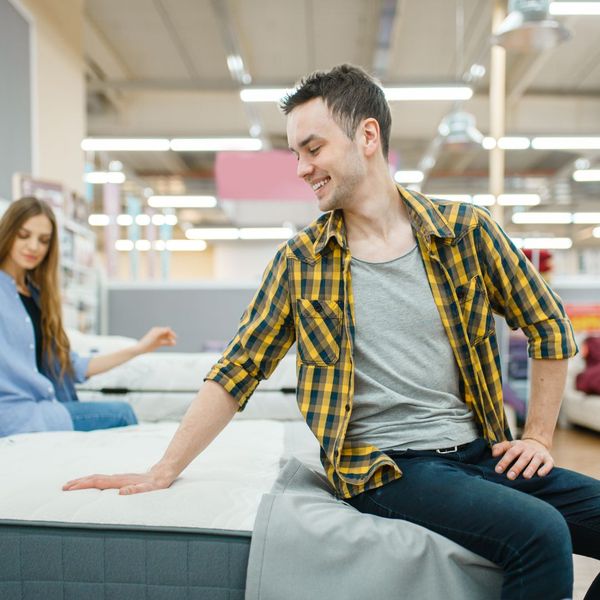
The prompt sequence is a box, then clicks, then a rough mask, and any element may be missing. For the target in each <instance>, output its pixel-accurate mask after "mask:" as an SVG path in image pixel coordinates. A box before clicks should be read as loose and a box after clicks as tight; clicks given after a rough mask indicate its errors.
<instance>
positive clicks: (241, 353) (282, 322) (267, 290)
mask: <svg viewBox="0 0 600 600" xmlns="http://www.w3.org/2000/svg"><path fill="white" fill-rule="evenodd" d="M286 249H287V246H286V245H285V244H284V245H282V246H281V247H280V248H279V250H278V251H277V253H276V255H275V257H274V258H273V260H272V261H271V262H270V263H269V265H268V266H267V268H266V270H265V272H264V275H263V279H262V282H261V285H260V287H259V288H258V291H257V292H256V294H255V295H254V298H253V299H252V301H251V303H250V304H249V306H248V308H247V309H246V310H245V311H244V314H243V315H242V318H241V320H240V324H239V327H238V331H237V333H236V335H235V336H234V338H233V339H232V340H231V342H230V343H229V345H228V346H227V348H226V349H225V352H224V353H223V355H222V356H221V358H220V359H219V361H218V362H217V363H216V364H215V365H214V366H213V368H212V369H211V370H210V371H209V373H208V375H207V376H206V377H205V380H212V381H216V382H217V383H219V384H220V385H222V386H223V387H224V388H225V390H227V391H228V392H229V393H230V394H231V395H232V396H233V397H234V398H235V399H236V401H237V402H238V404H239V410H240V411H241V410H243V409H244V408H245V406H246V403H247V402H248V399H249V398H250V396H251V395H252V393H253V392H254V390H255V389H256V386H257V385H258V384H259V382H260V381H261V380H262V379H266V378H268V377H269V376H270V375H271V373H272V372H273V371H274V370H275V367H276V366H277V365H278V364H279V361H280V360H281V359H282V358H283V357H284V356H285V354H286V353H287V351H288V350H289V348H290V346H291V345H292V344H293V343H294V340H295V331H294V326H293V316H292V310H291V305H290V295H289V287H288V279H287V259H286Z"/></svg>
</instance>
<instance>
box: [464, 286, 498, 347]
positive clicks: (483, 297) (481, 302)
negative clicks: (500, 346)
mask: <svg viewBox="0 0 600 600" xmlns="http://www.w3.org/2000/svg"><path fill="white" fill-rule="evenodd" d="M456 295H457V296H458V302H459V304H460V309H461V313H462V320H463V323H464V324H465V328H466V330H467V335H468V337H469V341H470V342H471V345H472V346H475V345H476V344H479V343H480V342H481V341H483V340H484V339H486V338H488V337H489V336H490V335H491V334H492V333H493V332H494V330H495V322H494V315H493V313H492V309H491V306H490V303H489V301H488V299H487V294H486V292H485V289H484V286H483V282H482V281H481V277H479V275H475V277H473V278H472V279H471V280H470V281H469V282H467V283H465V284H464V285H461V286H458V287H457V288H456Z"/></svg>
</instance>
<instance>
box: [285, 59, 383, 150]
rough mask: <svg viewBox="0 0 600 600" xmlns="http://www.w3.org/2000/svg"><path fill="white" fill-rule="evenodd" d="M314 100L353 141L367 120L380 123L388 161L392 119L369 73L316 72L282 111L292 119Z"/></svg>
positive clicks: (341, 69) (350, 69) (352, 69)
mask: <svg viewBox="0 0 600 600" xmlns="http://www.w3.org/2000/svg"><path fill="white" fill-rule="evenodd" d="M313 98H323V101H324V102H325V104H326V105H327V108H329V110H330V111H331V116H332V117H333V118H334V119H335V121H336V122H337V124H338V125H339V126H340V127H341V129H342V130H343V131H344V133H346V135H347V136H348V137H349V138H350V139H351V140H352V139H354V135H355V134H356V129H357V127H358V125H359V124H360V122H361V121H362V120H363V119H369V118H373V119H376V120H377V122H378V123H379V129H380V131H381V146H382V150H383V156H384V157H385V158H386V159H387V156H388V151H389V148H390V130H391V128H392V115H391V113H390V107H389V105H388V103H387V101H386V99H385V94H384V93H383V90H382V89H381V86H380V85H379V84H378V83H377V81H376V80H375V79H373V77H371V76H370V75H369V74H368V73H367V72H366V71H364V70H363V69H361V68H360V67H355V66H353V65H340V66H338V67H334V68H333V69H331V71H327V72H325V71H315V72H314V73H311V74H310V75H307V76H306V77H304V78H303V79H302V80H301V81H300V83H299V84H298V85H297V87H296V89H295V90H294V91H293V92H292V93H291V94H288V95H287V96H285V97H284V98H283V100H282V101H281V104H280V108H281V110H282V111H283V112H284V113H285V114H286V115H289V114H290V113H291V112H292V111H293V110H294V108H296V107H297V106H300V105H301V104H304V103H305V102H308V101H309V100H312V99H313Z"/></svg>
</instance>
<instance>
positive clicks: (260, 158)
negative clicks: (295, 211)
mask: <svg viewBox="0 0 600 600" xmlns="http://www.w3.org/2000/svg"><path fill="white" fill-rule="evenodd" d="M215 180H216V183H217V195H218V197H219V199H221V200H280V201H281V200H304V201H306V200H314V199H315V195H314V193H313V191H312V190H311V188H310V187H309V185H308V184H307V183H305V182H304V181H303V180H302V179H300V178H299V177H298V176H297V175H296V158H295V156H294V155H293V154H292V153H291V152H288V151H287V150H271V151H268V152H219V153H218V154H217V159H216V162H215Z"/></svg>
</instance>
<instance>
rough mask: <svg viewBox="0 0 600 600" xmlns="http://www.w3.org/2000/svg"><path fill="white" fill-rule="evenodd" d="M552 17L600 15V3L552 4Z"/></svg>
mask: <svg viewBox="0 0 600 600" xmlns="http://www.w3.org/2000/svg"><path fill="white" fill-rule="evenodd" d="M550 14H551V15H600V2H552V3H551V4H550Z"/></svg>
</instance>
